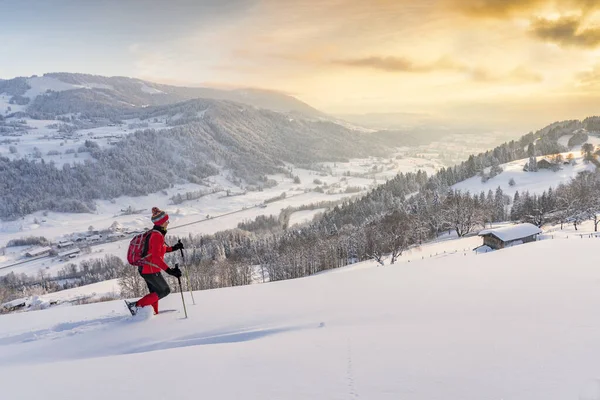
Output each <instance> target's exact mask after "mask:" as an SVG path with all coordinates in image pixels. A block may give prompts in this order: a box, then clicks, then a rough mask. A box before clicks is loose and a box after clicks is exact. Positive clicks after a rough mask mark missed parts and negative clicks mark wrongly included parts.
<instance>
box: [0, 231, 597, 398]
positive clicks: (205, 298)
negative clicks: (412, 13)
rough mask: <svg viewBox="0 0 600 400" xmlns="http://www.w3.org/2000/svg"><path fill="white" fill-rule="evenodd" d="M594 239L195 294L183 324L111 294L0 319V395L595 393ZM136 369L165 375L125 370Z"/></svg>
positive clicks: (170, 301)
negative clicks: (135, 375) (145, 314)
mask: <svg viewBox="0 0 600 400" xmlns="http://www.w3.org/2000/svg"><path fill="white" fill-rule="evenodd" d="M464 240H470V239H464ZM596 248H597V244H596V243H595V240H554V241H550V240H548V241H542V242H538V243H534V244H530V245H523V246H517V247H515V248H511V249H507V250H503V251H499V252H494V253H490V254H482V255H479V256H472V257H464V256H463V255H462V254H460V253H459V254H452V255H447V256H445V257H442V258H435V259H425V260H419V261H414V262H411V263H410V264H399V265H397V266H389V267H385V268H375V267H373V266H372V265H357V266H355V267H351V268H347V269H341V270H337V271H336V272H337V273H325V274H321V275H317V276H313V277H310V278H305V279H297V280H291V281H285V282H279V283H272V284H266V285H254V286H246V287H239V288H230V289H222V290H214V291H203V292H196V293H195V299H196V302H197V305H196V306H193V305H191V301H190V297H189V295H188V294H186V301H187V302H188V312H189V319H187V320H183V319H182V317H183V315H182V312H181V298H180V297H179V295H176V294H171V295H170V296H169V297H168V298H167V299H165V300H164V301H162V302H161V308H162V309H177V310H178V312H176V313H168V314H164V315H159V316H156V317H153V318H149V319H147V320H144V318H135V319H132V318H131V317H128V316H127V311H126V309H125V307H124V305H123V304H122V302H121V301H115V302H108V303H99V304H93V305H87V306H77V307H69V306H65V307H57V308H52V309H49V310H45V311H37V312H30V313H21V314H11V315H3V316H0V347H1V348H2V351H1V352H0V376H2V382H3V394H4V396H6V397H7V398H11V399H31V398H46V399H50V400H53V399H76V398H82V397H85V398H86V399H106V398H112V399H116V400H118V399H126V398H131V397H136V398H138V397H144V398H148V399H154V398H159V397H162V396H165V395H167V394H168V395H169V396H173V397H176V398H190V397H191V396H196V395H201V396H202V397H207V398H219V399H236V398H239V397H240V396H242V393H243V397H244V398H247V399H264V398H285V399H314V398H348V397H349V398H368V399H388V398H394V399H397V398H402V399H406V400H424V399H464V400H479V399H482V398H494V399H501V398H504V399H511V400H531V399H541V398H543V399H547V400H562V399H565V398H570V399H581V400H584V399H585V400H588V399H596V397H586V396H589V395H590V393H592V395H593V390H595V388H596V385H597V381H596V379H597V378H598V376H597V374H596V373H595V372H594V371H596V370H597V369H598V367H599V365H598V359H599V358H600V346H598V345H597V337H598V334H599V332H600V324H599V323H598V322H596V318H594V316H595V315H596V313H597V312H596V310H597V309H598V307H599V306H600V295H599V291H598V288H597V281H598V280H600V272H599V270H598V269H597V268H596V267H594V265H593V264H590V263H589V262H587V261H586V260H589V259H590V258H593V257H594V256H595V253H596ZM565 254H568V255H569V257H568V259H565V257H564V256H565ZM567 260H568V261H567ZM557 293H560V296H557ZM307 294H310V295H308V296H307ZM564 299H569V300H568V301H565V300H564ZM148 365H155V366H156V365H160V366H164V368H167V369H166V370H164V371H162V370H161V372H158V373H159V374H163V375H164V376H163V378H161V379H157V380H153V381H152V382H149V381H148V380H147V379H143V378H141V379H132V377H131V375H132V371H144V368H145V366H148ZM167 371H172V372H171V373H169V372H167ZM148 373H149V374H152V373H153V372H148ZM141 374H142V376H145V375H144V372H141ZM165 374H166V375H165ZM31 376H35V377H36V384H35V385H30V384H27V382H28V381H29V379H30V377H31ZM161 376H162V375H161ZM65 377H69V379H72V380H73V381H74V382H76V385H65V383H64V378H65ZM171 378H172V379H171ZM299 378H300V379H299Z"/></svg>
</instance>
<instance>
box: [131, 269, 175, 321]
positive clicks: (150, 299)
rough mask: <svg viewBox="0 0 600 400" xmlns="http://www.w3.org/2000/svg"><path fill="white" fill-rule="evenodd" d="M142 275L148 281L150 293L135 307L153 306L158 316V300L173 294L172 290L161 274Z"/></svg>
mask: <svg viewBox="0 0 600 400" xmlns="http://www.w3.org/2000/svg"><path fill="white" fill-rule="evenodd" d="M141 275H142V278H144V280H145V281H146V285H148V290H149V291H150V293H148V294H147V295H145V296H144V297H142V298H141V299H139V300H138V301H137V302H136V304H135V305H136V306H138V307H146V306H152V308H154V313H155V314H158V300H160V299H162V298H163V297H166V296H167V295H168V294H169V293H171V288H169V284H168V283H167V281H165V278H163V276H162V274H161V273H160V272H157V273H155V274H141Z"/></svg>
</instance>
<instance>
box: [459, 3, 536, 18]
mask: <svg viewBox="0 0 600 400" xmlns="http://www.w3.org/2000/svg"><path fill="white" fill-rule="evenodd" d="M547 2H548V1H547V0H450V1H449V3H450V5H451V6H452V7H456V8H457V9H458V10H460V11H461V12H463V13H465V14H468V15H471V16H474V17H495V18H501V17H505V16H507V15H510V14H514V13H518V12H525V11H530V10H532V9H534V8H536V7H539V6H540V5H543V4H544V3H547Z"/></svg>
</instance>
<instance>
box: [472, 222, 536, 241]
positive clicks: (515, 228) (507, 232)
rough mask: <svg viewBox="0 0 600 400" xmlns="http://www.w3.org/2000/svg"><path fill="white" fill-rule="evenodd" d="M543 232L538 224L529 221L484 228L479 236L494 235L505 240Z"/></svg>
mask: <svg viewBox="0 0 600 400" xmlns="http://www.w3.org/2000/svg"><path fill="white" fill-rule="evenodd" d="M540 233H542V230H541V229H540V228H538V227H537V226H535V225H533V224H529V223H525V224H517V225H512V226H505V227H503V228H493V229H484V230H482V231H481V232H479V236H486V235H494V236H496V237H497V238H498V239H500V240H502V241H503V242H510V241H511V240H518V239H523V238H526V237H528V236H531V235H537V234H540Z"/></svg>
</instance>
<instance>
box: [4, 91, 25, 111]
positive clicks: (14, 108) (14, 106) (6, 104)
mask: <svg viewBox="0 0 600 400" xmlns="http://www.w3.org/2000/svg"><path fill="white" fill-rule="evenodd" d="M11 98H12V96H9V95H7V94H0V115H3V116H6V115H8V114H12V113H15V112H18V111H24V110H25V109H26V108H27V106H20V105H18V104H10V99H11ZM9 107H10V111H8V108H9Z"/></svg>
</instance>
